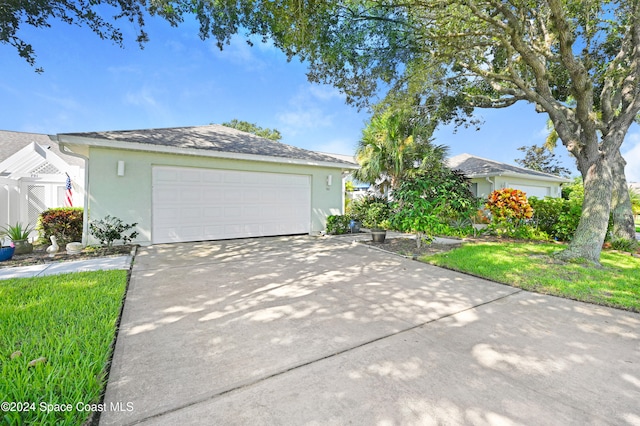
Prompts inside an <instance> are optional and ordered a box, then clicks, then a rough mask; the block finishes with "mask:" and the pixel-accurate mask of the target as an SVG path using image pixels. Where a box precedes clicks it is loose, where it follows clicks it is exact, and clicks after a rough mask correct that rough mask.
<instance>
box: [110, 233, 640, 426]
mask: <svg viewBox="0 0 640 426" xmlns="http://www.w3.org/2000/svg"><path fill="white" fill-rule="evenodd" d="M639 401H640V315H638V314H634V313H628V312H624V311H619V310H615V309H607V308H602V307H596V306H592V305H588V304H583V303H579V302H573V301H569V300H564V299H559V298H555V297H550V296H544V295H539V294H534V293H528V292H524V291H520V290H518V289H516V288H512V287H508V286H504V285H500V284H495V283H491V282H488V281H485V280H481V279H477V278H473V277H470V276H467V275H462V274H458V273H453V272H450V271H446V270H444V269H439V268H436V267H432V266H430V265H425V264H422V263H419V262H416V261H411V260H407V259H404V258H401V257H398V256H394V255H391V254H388V253H384V252H381V251H378V250H374V249H370V248H368V247H366V246H363V245H361V244H352V242H351V240H350V239H348V238H346V239H341V238H312V237H282V238H264V239H248V240H233V241H219V242H204V243H192V244H174V245H158V246H152V247H148V248H143V249H141V250H140V251H139V252H138V255H137V256H136V258H135V263H134V267H133V273H132V277H131V284H130V287H129V292H128V295H127V299H126V303H125V308H124V313H123V317H122V324H121V329H120V333H119V335H118V340H117V344H116V349H115V355H114V360H113V365H112V369H111V374H110V377H109V384H108V387H107V393H106V398H105V404H106V405H105V409H106V410H107V411H105V412H103V413H102V415H101V419H100V424H102V425H126V424H145V425H146V424H149V425H177V424H180V425H185V424H196V425H200V424H202V425H230V424H231V425H233V424H239V425H241V424H242V425H300V424H314V425H320V424H322V425H325V424H329V425H344V424H355V425H429V424H452V425H453V424H477V425H494V424H495V425H497V424H501V425H516V424H528V425H531V424H537V425H542V424H543V425H552V424H553V425H555V424H557V425H567V424H579V425H591V424H593V425H600V424H603V425H604V424H612V425H613V424H615V425H625V424H629V425H640V402H639Z"/></svg>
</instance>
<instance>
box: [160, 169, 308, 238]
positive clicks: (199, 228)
mask: <svg viewBox="0 0 640 426" xmlns="http://www.w3.org/2000/svg"><path fill="white" fill-rule="evenodd" d="M152 202H153V229H152V232H153V235H152V236H151V239H152V241H153V242H154V243H167V242H179V241H201V240H218V239H228V238H244V237H262V236H269V235H289V234H308V233H309V231H310V226H311V182H310V177H309V176H303V175H288V174H280V173H261V172H244V171H235V170H218V169H197V168H186V167H165V166H156V167H154V168H153V201H152Z"/></svg>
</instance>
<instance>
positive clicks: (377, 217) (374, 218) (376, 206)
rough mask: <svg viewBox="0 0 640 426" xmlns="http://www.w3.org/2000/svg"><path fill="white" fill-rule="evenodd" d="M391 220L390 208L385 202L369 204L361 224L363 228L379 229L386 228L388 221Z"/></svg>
mask: <svg viewBox="0 0 640 426" xmlns="http://www.w3.org/2000/svg"><path fill="white" fill-rule="evenodd" d="M390 218H391V206H390V205H389V203H388V202H387V201H386V200H385V201H379V202H375V203H371V204H369V206H368V209H367V211H366V213H365V215H364V220H363V221H362V224H363V225H364V227H365V228H369V229H379V228H384V229H386V228H388V227H389V219H390Z"/></svg>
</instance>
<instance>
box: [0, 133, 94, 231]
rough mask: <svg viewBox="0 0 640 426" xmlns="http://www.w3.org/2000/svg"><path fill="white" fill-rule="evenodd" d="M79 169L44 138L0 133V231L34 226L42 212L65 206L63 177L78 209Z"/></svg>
mask: <svg viewBox="0 0 640 426" xmlns="http://www.w3.org/2000/svg"><path fill="white" fill-rule="evenodd" d="M83 167H84V162H83V161H82V160H81V159H79V158H75V157H72V156H68V155H65V154H63V153H61V152H60V150H59V149H58V146H57V144H56V143H55V142H53V141H52V140H51V139H50V138H49V136H47V135H42V134H37V133H22V132H11V131H5V130H0V227H4V226H6V225H9V224H11V225H13V224H15V223H16V222H21V223H22V224H23V225H26V224H31V225H35V224H36V223H37V221H38V216H39V215H40V213H41V212H43V211H44V210H46V209H48V208H51V207H63V206H65V204H66V203H65V201H66V181H67V174H68V175H69V177H70V180H71V185H72V190H71V194H72V203H73V205H74V206H82V203H83V200H84V169H83Z"/></svg>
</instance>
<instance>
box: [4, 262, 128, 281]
mask: <svg viewBox="0 0 640 426" xmlns="http://www.w3.org/2000/svg"><path fill="white" fill-rule="evenodd" d="M130 266H131V256H114V257H98V258H95V259H87V260H75V261H71V262H51V263H45V264H41V265H31V266H18V267H15V268H2V269H0V280H6V279H9V278H28V277H41V276H44V275H54V274H66V273H69V272H87V271H100V270H107V269H124V270H126V269H129V268H130Z"/></svg>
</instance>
